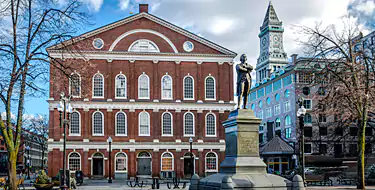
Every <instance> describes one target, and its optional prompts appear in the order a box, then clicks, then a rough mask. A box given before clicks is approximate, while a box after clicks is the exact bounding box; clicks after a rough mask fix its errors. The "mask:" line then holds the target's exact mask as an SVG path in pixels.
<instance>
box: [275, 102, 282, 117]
mask: <svg viewBox="0 0 375 190" xmlns="http://www.w3.org/2000/svg"><path fill="white" fill-rule="evenodd" d="M276 107H279V109H278V110H279V113H276V110H277V109H276ZM280 112H281V106H280V104H276V105H275V106H274V115H275V116H276V115H279V114H280Z"/></svg>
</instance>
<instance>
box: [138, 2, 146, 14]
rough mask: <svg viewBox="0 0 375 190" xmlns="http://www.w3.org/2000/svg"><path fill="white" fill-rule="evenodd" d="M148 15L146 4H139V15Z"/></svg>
mask: <svg viewBox="0 0 375 190" xmlns="http://www.w3.org/2000/svg"><path fill="white" fill-rule="evenodd" d="M143 12H145V13H148V4H139V13H143Z"/></svg>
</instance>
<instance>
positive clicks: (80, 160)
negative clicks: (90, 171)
mask: <svg viewBox="0 0 375 190" xmlns="http://www.w3.org/2000/svg"><path fill="white" fill-rule="evenodd" d="M72 153H77V154H78V155H79V170H82V156H81V154H80V153H79V152H76V151H73V152H70V153H69V154H68V163H67V166H68V167H67V169H68V170H69V158H70V155H71V154H72ZM70 173H75V171H70Z"/></svg>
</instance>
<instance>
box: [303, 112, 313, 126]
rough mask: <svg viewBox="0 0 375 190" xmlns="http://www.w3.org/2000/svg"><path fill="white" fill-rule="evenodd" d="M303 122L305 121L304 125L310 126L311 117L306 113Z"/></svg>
mask: <svg viewBox="0 0 375 190" xmlns="http://www.w3.org/2000/svg"><path fill="white" fill-rule="evenodd" d="M304 120H305V123H306V124H311V123H312V117H311V115H310V114H308V113H307V114H306V115H305V118H304Z"/></svg>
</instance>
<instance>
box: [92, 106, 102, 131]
mask: <svg viewBox="0 0 375 190" xmlns="http://www.w3.org/2000/svg"><path fill="white" fill-rule="evenodd" d="M96 113H100V114H101V115H102V133H101V134H95V133H94V131H95V130H94V115H95V114H96ZM91 127H92V136H104V114H103V112H101V111H95V112H94V113H92V123H91Z"/></svg>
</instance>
